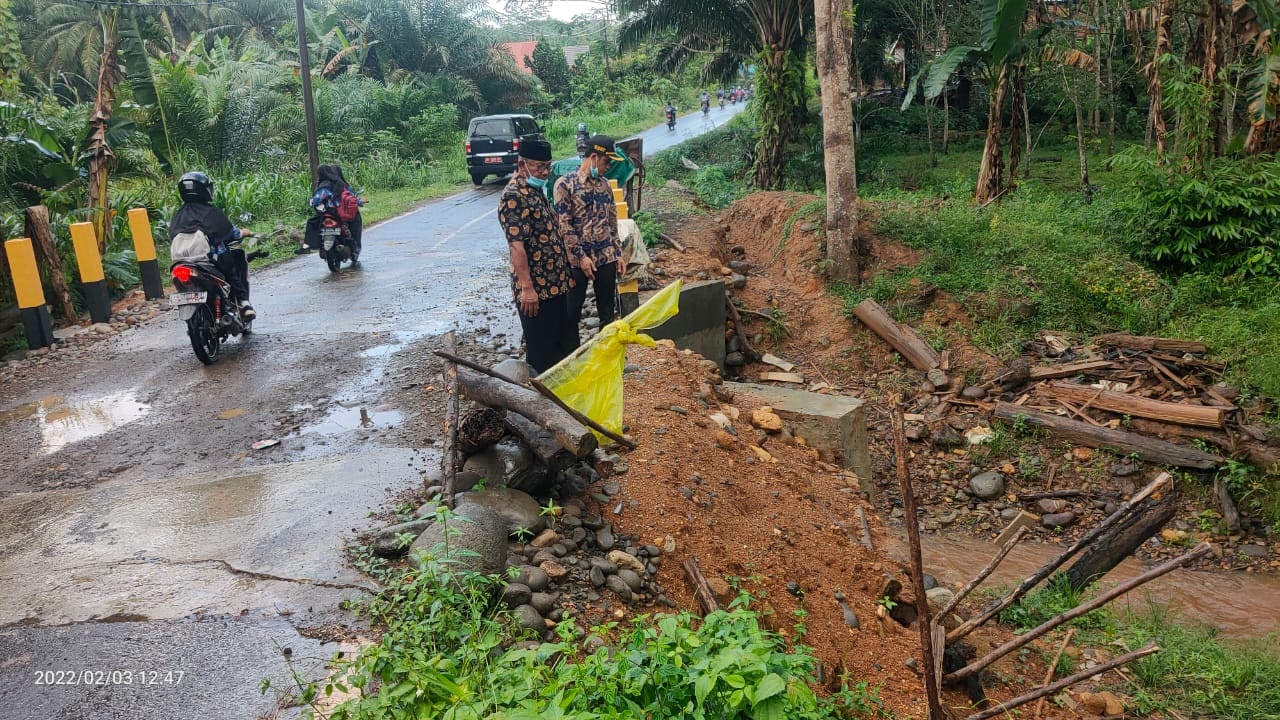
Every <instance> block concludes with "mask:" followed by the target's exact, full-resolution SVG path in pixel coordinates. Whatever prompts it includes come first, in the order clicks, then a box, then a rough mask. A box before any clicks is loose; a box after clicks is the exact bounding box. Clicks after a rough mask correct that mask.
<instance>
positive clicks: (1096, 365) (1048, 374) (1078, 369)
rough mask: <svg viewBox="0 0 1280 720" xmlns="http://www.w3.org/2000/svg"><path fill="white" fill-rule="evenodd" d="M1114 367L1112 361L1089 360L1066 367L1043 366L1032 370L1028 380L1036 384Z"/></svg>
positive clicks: (1068, 364)
mask: <svg viewBox="0 0 1280 720" xmlns="http://www.w3.org/2000/svg"><path fill="white" fill-rule="evenodd" d="M1113 367H1115V363H1113V362H1111V361H1110V360H1089V361H1087V362H1078V363H1067V364H1065V365H1042V366H1040V367H1033V368H1031V375H1030V377H1029V378H1028V379H1029V380H1030V381H1031V382H1035V381H1037V380H1050V379H1052V378H1064V377H1075V376H1076V375H1087V374H1088V373H1089V372H1090V371H1092V370H1107V369H1109V368H1113Z"/></svg>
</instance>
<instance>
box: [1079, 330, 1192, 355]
mask: <svg viewBox="0 0 1280 720" xmlns="http://www.w3.org/2000/svg"><path fill="white" fill-rule="evenodd" d="M1093 342H1094V344H1096V345H1101V346H1103V347H1113V348H1125V349H1128V350H1145V351H1147V352H1155V351H1159V352H1174V353H1195V354H1198V355H1203V354H1205V353H1207V352H1209V348H1207V347H1205V344H1204V343H1198V342H1194V341H1192V340H1174V339H1172V338H1162V337H1149V336H1145V335H1130V334H1129V333H1110V334H1108V335H1100V336H1098V337H1096V338H1094V339H1093Z"/></svg>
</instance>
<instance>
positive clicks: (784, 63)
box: [755, 42, 803, 190]
mask: <svg viewBox="0 0 1280 720" xmlns="http://www.w3.org/2000/svg"><path fill="white" fill-rule="evenodd" d="M773 45H775V46H776V49H775V48H770V49H766V50H765V51H764V52H763V53H761V62H760V82H759V83H757V87H758V88H759V93H758V94H757V97H756V100H757V102H758V103H759V107H760V126H761V127H760V141H759V143H758V144H757V146H756V167H755V179H756V187H758V188H760V189H761V190H777V189H779V188H781V187H782V181H783V178H784V164H785V162H786V150H787V139H788V138H789V137H790V135H791V125H792V121H793V120H794V118H795V114H796V109H795V107H794V106H795V100H794V98H795V97H796V95H795V93H794V92H793V88H791V87H789V85H790V84H791V83H792V78H791V76H792V75H794V74H795V73H794V72H793V68H792V67H791V65H792V64H793V62H794V61H793V59H792V58H791V57H790V56H791V55H792V53H791V52H790V51H788V50H787V49H786V48H783V47H781V44H780V43H777V42H775V43H773ZM801 79H803V75H801Z"/></svg>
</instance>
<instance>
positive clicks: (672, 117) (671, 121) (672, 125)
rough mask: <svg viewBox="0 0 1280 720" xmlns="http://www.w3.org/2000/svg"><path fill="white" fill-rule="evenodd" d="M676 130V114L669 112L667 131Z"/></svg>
mask: <svg viewBox="0 0 1280 720" xmlns="http://www.w3.org/2000/svg"><path fill="white" fill-rule="evenodd" d="M675 129H676V113H675V111H674V110H671V111H668V112H667V130H675Z"/></svg>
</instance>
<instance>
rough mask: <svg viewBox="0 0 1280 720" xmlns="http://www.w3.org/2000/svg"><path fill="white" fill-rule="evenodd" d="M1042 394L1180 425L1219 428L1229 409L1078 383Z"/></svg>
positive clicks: (1051, 385)
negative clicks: (1163, 399) (1152, 397)
mask: <svg viewBox="0 0 1280 720" xmlns="http://www.w3.org/2000/svg"><path fill="white" fill-rule="evenodd" d="M1040 391H1041V392H1043V393H1044V394H1045V395H1048V396H1049V397H1052V398H1061V399H1063V400H1071V401H1075V402H1088V403H1089V405H1090V406H1091V407H1095V408H1098V409H1100V410H1110V411H1111V412H1114V413H1120V414H1122V415H1131V416H1135V417H1144V418H1151V419H1154V420H1162V421H1164V422H1171V423H1177V424H1179V425H1194V426H1196V427H1210V428H1220V427H1222V426H1223V425H1224V424H1225V423H1226V420H1227V412H1228V408H1223V407H1210V406H1207V405H1186V404H1183V403H1175V402H1165V401H1162V400H1152V399H1150V398H1144V397H1138V396H1136V395H1126V394H1125V393H1120V392H1116V391H1114V390H1098V389H1097V388H1091V387H1088V386H1086V385H1078V384H1076V383H1069V382H1062V381H1051V382H1048V383H1045V384H1044V385H1041V386H1040ZM1230 409H1234V408H1230Z"/></svg>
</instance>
